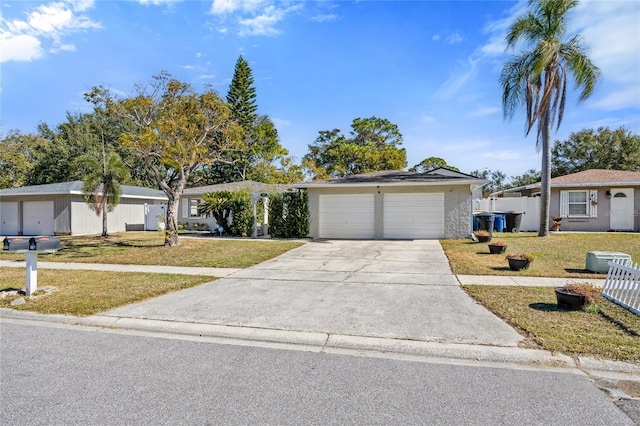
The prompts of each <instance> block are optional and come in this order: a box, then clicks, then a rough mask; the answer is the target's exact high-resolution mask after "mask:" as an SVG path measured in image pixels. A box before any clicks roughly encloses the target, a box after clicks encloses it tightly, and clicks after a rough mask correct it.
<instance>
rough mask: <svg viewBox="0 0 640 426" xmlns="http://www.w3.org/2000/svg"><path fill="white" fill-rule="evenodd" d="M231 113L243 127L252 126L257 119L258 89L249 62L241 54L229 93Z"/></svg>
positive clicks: (228, 99)
mask: <svg viewBox="0 0 640 426" xmlns="http://www.w3.org/2000/svg"><path fill="white" fill-rule="evenodd" d="M227 102H228V103H229V107H230V108H231V115H232V116H233V118H234V119H235V120H236V121H237V122H238V123H240V125H241V126H242V128H243V129H248V128H251V127H252V126H253V124H254V122H255V121H256V118H257V113H256V111H257V110H258V106H257V105H256V89H255V87H254V86H253V72H252V71H251V67H249V63H248V62H247V61H246V60H245V59H244V58H243V57H242V55H240V56H239V57H238V60H237V61H236V68H235V71H234V73H233V78H232V79H231V86H229V93H227Z"/></svg>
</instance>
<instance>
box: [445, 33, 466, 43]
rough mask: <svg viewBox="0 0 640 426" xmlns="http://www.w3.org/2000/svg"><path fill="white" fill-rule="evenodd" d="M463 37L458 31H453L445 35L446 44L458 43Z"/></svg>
mask: <svg viewBox="0 0 640 426" xmlns="http://www.w3.org/2000/svg"><path fill="white" fill-rule="evenodd" d="M462 40H464V38H463V37H462V36H461V35H460V34H459V33H453V34H450V35H448V36H447V39H446V41H447V44H455V43H460V42H461V41H462Z"/></svg>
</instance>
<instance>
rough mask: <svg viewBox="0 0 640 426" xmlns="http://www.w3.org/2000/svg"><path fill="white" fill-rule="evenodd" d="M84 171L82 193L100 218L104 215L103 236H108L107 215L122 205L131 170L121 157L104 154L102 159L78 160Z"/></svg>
mask: <svg viewBox="0 0 640 426" xmlns="http://www.w3.org/2000/svg"><path fill="white" fill-rule="evenodd" d="M78 163H79V165H80V168H81V170H84V172H85V173H84V182H83V187H82V191H83V193H84V200H85V202H86V203H87V204H88V205H89V207H90V208H91V209H92V210H93V211H95V212H96V214H97V215H98V216H100V215H102V236H103V237H107V236H108V230H107V213H108V212H112V211H113V209H115V208H116V206H117V205H118V204H119V203H120V197H121V195H122V187H121V184H122V182H125V181H126V180H127V179H128V178H129V169H127V167H126V166H125V164H124V163H123V162H122V159H121V158H120V156H119V155H118V154H117V153H115V152H111V153H109V154H106V153H105V152H104V151H103V152H102V158H97V157H96V156H94V155H90V154H86V155H84V156H82V157H81V158H80V159H78Z"/></svg>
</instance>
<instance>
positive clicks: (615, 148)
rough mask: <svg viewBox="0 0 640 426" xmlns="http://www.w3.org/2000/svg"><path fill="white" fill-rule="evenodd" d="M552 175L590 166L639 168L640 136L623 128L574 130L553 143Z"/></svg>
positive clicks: (578, 170) (589, 167) (616, 168)
mask: <svg viewBox="0 0 640 426" xmlns="http://www.w3.org/2000/svg"><path fill="white" fill-rule="evenodd" d="M552 153H553V160H552V170H551V173H552V175H553V176H562V175H567V174H570V173H576V172H580V171H583V170H589V169H610V170H629V171H635V172H638V171H640V135H638V134H633V133H631V132H630V131H629V130H627V129H625V128H624V127H620V128H618V129H616V130H611V129H609V128H608V127H600V128H598V129H597V130H594V129H587V130H581V131H579V132H575V133H571V135H569V138H568V139H567V140H565V141H556V143H555V144H554V145H553V151H552Z"/></svg>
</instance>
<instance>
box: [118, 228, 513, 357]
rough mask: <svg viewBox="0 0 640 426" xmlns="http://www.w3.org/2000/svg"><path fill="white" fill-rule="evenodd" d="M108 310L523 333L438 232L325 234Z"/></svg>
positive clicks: (490, 336) (260, 323) (296, 324)
mask: <svg viewBox="0 0 640 426" xmlns="http://www.w3.org/2000/svg"><path fill="white" fill-rule="evenodd" d="M106 315H109V316H115V317H129V318H139V319H156V320H165V321H182V322H195V323H205V324H217V325H229V326H246V327H257V328H266V329H276V330H290V331H308V332H321V333H328V334H341V335H352V336H367V337H384V338H396V339H410V340H420V341H431V342H447V343H471V344H483V345H497V346H516V345H517V343H518V341H519V340H520V339H521V338H522V337H521V336H520V335H519V334H518V333H516V332H515V331H514V330H513V329H512V328H511V327H509V326H508V325H507V324H505V323H504V322H502V321H501V320H500V319H499V318H497V317H496V316H494V315H493V314H491V313H490V312H489V311H487V310H486V309H485V308H484V307H482V306H480V305H478V304H477V303H475V302H474V301H473V300H472V299H471V298H470V297H469V296H468V295H467V294H466V293H465V292H464V291H462V289H461V288H460V286H459V283H458V281H457V279H456V277H455V276H454V275H453V274H452V272H451V269H450V267H449V263H448V261H447V258H446V256H445V255H444V252H443V250H442V248H441V246H440V243H439V242H438V241H436V240H415V241H346V240H320V241H313V242H309V243H306V244H304V245H303V246H301V247H299V248H297V249H295V250H291V251H289V252H287V253H285V254H283V255H281V256H279V257H277V258H274V259H272V260H269V261H267V262H264V263H261V264H259V265H256V266H253V267H251V268H247V269H243V270H240V271H238V272H236V273H234V274H231V275H229V276H227V277H225V278H221V279H218V280H216V281H214V282H211V283H207V284H204V285H201V286H198V287H195V288H190V289H187V290H183V291H180V292H177V293H172V294H169V295H166V296H162V297H158V298H155V299H153V300H148V301H145V302H141V303H137V304H133V305H129V306H126V307H123V308H120V309H116V310H113V311H110V312H108V313H107V314H106Z"/></svg>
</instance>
